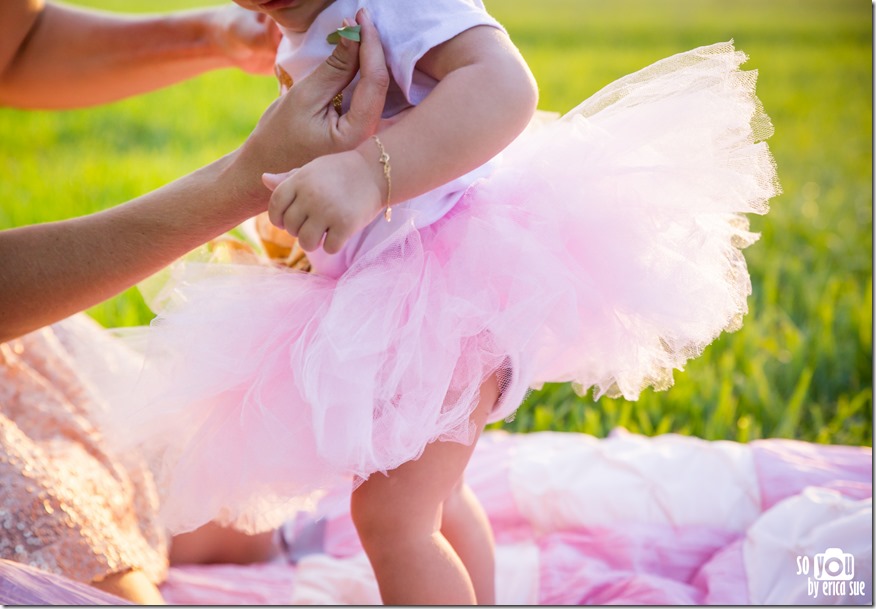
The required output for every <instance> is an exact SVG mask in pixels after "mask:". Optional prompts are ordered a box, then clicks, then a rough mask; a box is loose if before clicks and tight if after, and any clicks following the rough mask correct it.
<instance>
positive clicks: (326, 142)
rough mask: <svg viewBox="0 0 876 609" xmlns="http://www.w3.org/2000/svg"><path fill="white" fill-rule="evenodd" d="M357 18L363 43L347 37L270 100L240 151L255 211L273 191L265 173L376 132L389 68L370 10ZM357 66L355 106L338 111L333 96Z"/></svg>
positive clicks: (349, 147)
mask: <svg viewBox="0 0 876 609" xmlns="http://www.w3.org/2000/svg"><path fill="white" fill-rule="evenodd" d="M356 22H357V23H358V24H359V25H361V26H362V30H361V38H362V42H361V43H356V42H353V41H350V40H347V39H346V38H342V39H341V43H339V44H338V45H337V46H336V47H335V50H334V52H333V53H332V55H331V56H330V57H329V58H328V59H326V61H325V62H324V63H323V64H321V65H320V66H319V67H318V68H317V69H316V70H315V71H314V72H313V73H311V74H310V75H309V76H308V77H307V78H305V79H303V80H301V81H299V82H297V83H296V84H295V86H293V87H292V88H291V89H289V91H288V92H286V93H285V94H284V95H282V96H281V97H280V98H278V99H277V100H276V101H274V103H273V104H271V106H270V107H269V108H268V109H267V110H266V111H265V113H264V114H263V115H262V117H261V119H260V120H259V123H258V124H257V125H256V128H255V129H254V130H253V132H252V134H251V135H250V137H249V138H248V140H247V141H246V142H245V143H244V145H243V146H242V147H241V148H240V150H239V151H238V155H237V158H236V159H235V164H236V165H237V167H238V169H239V170H240V171H241V172H242V176H243V177H242V180H243V182H242V186H245V188H246V193H247V200H249V201H251V202H252V205H253V207H252V213H253V214H255V213H258V212H260V211H264V209H265V208H266V207H267V199H268V195H269V194H270V192H269V191H268V189H267V188H266V187H265V186H264V185H263V184H262V182H261V175H262V174H263V173H280V172H285V171H288V170H290V169H293V168H296V167H301V166H303V165H304V164H306V163H308V162H310V161H312V160H313V159H315V158H318V157H321V156H325V155H327V154H331V153H335V152H342V151H346V150H352V149H354V148H356V146H358V145H359V144H361V143H362V142H363V141H365V140H366V139H367V138H368V137H370V136H371V135H373V134H374V133H375V132H376V131H377V129H378V125H379V124H380V121H381V118H380V116H381V114H382V112H383V105H384V102H385V99H386V90H387V88H388V86H389V71H388V70H387V67H386V59H385V57H384V55H383V48H382V47H381V44H380V38H379V35H378V33H377V30H376V29H375V27H374V24H373V23H372V22H371V20H370V19H369V18H368V15H367V14H366V13H365V11H361V10H360V11H359V13H357V15H356ZM357 69H358V71H359V74H360V80H359V83H358V84H357V85H356V90H355V91H354V92H353V96H352V99H351V100H350V109H349V110H348V111H347V112H346V113H345V114H343V115H340V116H339V115H338V113H337V112H336V111H335V109H334V106H333V105H332V103H331V100H332V98H333V97H334V96H335V95H337V94H338V93H339V92H340V91H342V90H343V89H344V87H346V86H347V85H348V84H349V83H350V82H351V81H352V79H353V77H354V76H355V74H356V71H357Z"/></svg>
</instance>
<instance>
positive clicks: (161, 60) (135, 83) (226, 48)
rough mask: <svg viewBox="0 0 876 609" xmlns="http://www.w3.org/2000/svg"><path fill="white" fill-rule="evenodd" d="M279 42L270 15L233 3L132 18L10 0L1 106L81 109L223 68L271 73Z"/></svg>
mask: <svg viewBox="0 0 876 609" xmlns="http://www.w3.org/2000/svg"><path fill="white" fill-rule="evenodd" d="M279 36H280V34H279V30H278V29H277V27H276V25H274V24H273V22H272V21H271V20H268V19H266V18H265V17H264V15H257V14H256V13H252V12H250V11H246V10H244V9H241V8H239V7H237V6H230V5H229V6H224V7H219V8H208V9H200V10H191V11H178V12H174V13H167V14H162V15H148V16H146V15H140V16H128V15H119V14H114V13H110V12H103V11H96V10H91V9H83V8H76V7H72V6H66V5H62V4H52V3H45V2H44V0H2V2H0V105H6V106H14V107H19V108H73V107H81V106H89V105H94V104H99V103H105V102H110V101H115V100H117V99H121V98H124V97H128V96H130V95H135V94H138V93H143V92H146V91H151V90H154V89H158V88H160V87H164V86H167V85H170V84H173V83H176V82H179V81H182V80H185V79H187V78H190V77H192V76H195V75H197V74H200V73H202V72H205V71H207V70H212V69H216V68H225V67H231V66H237V67H241V68H243V69H246V70H248V71H250V72H256V73H270V71H271V69H272V67H273V61H274V55H275V53H276V48H277V44H278V43H279Z"/></svg>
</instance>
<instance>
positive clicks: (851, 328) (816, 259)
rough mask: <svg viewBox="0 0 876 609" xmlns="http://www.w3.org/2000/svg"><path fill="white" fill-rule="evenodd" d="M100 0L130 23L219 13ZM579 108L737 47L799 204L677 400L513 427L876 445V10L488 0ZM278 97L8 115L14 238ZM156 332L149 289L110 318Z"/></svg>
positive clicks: (656, 398) (557, 400)
mask: <svg viewBox="0 0 876 609" xmlns="http://www.w3.org/2000/svg"><path fill="white" fill-rule="evenodd" d="M210 3H211V2H209V1H207V0H205V1H201V2H195V1H189V2H185V3H181V2H169V1H167V2H155V1H150V2H145V0H140V1H138V2H129V1H124V2H122V1H120V0H90V1H89V2H81V4H87V5H90V6H97V7H103V8H110V9H117V10H134V9H142V10H164V9H167V8H171V7H178V6H182V5H183V4H185V5H186V6H198V5H205V4H210ZM487 5H488V8H490V10H491V11H492V12H493V14H494V15H495V16H496V17H497V18H498V19H499V20H500V21H501V22H502V23H503V24H504V25H505V26H506V27H507V28H508V30H509V32H510V34H511V36H512V38H513V39H514V40H515V42H516V43H517V44H518V46H519V47H520V49H521V51H522V53H523V55H524V57H525V58H526V59H527V61H528V62H529V64H530V66H531V67H532V70H533V73H534V74H535V76H536V78H537V80H538V82H539V86H540V100H541V101H540V106H541V107H542V108H543V109H546V110H553V111H560V112H562V111H565V110H568V109H570V108H572V107H573V106H575V105H577V103H579V102H580V101H581V100H583V99H584V98H586V97H587V96H588V95H590V94H591V93H593V92H595V91H596V90H598V89H599V88H601V87H602V86H604V85H606V84H608V83H609V82H611V81H612V80H614V79H616V78H619V77H620V76H623V75H624V74H627V73H629V72H631V71H634V70H637V69H639V68H641V67H644V66H646V65H648V64H649V63H651V62H653V61H656V60H658V59H660V58H662V57H665V56H668V55H671V54H673V53H677V52H680V51H684V50H687V49H689V48H692V47H695V46H701V45H705V44H711V43H713V42H718V41H723V40H729V39H731V38H732V39H734V41H735V43H736V46H737V47H738V48H740V49H742V50H743V51H745V52H746V53H748V54H749V56H750V60H749V62H748V63H747V64H746V65H745V66H744V67H745V68H747V69H757V70H759V81H758V93H759V96H760V98H761V100H762V101H763V103H764V106H765V108H766V110H767V112H768V113H769V115H770V116H771V118H772V120H773V123H774V125H775V129H776V133H775V135H774V137H773V138H771V140H770V146H771V149H772V150H773V153H774V155H775V157H776V161H777V163H778V167H779V176H780V179H781V181H782V185H783V188H784V191H785V192H784V194H783V195H781V196H780V197H778V198H777V199H776V200H775V201H774V202H773V208H772V211H771V212H770V214H768V215H767V216H766V217H764V218H759V217H758V218H753V219H752V226H753V228H754V229H755V230H757V231H759V232H760V233H761V234H762V237H761V240H760V241H759V242H758V243H756V244H755V245H753V246H752V247H751V248H749V250H747V252H746V257H747V259H748V261H749V269H750V271H751V276H752V284H753V295H752V297H751V298H750V299H749V307H750V312H749V314H748V316H747V317H746V320H745V325H744V327H743V328H742V330H740V331H739V332H736V333H734V334H730V335H725V336H723V337H722V338H721V339H719V340H718V341H717V342H716V343H715V344H714V345H712V346H711V347H709V348H708V349H707V350H706V352H705V353H704V354H703V355H702V356H701V357H700V358H698V359H697V360H695V361H693V362H691V363H690V365H689V366H688V367H687V368H686V370H684V371H683V372H677V373H676V375H675V378H676V384H675V386H674V387H673V388H672V389H670V390H669V391H666V392H662V393H654V392H646V393H645V394H643V395H642V396H641V398H640V399H639V400H638V401H637V402H628V401H624V400H610V399H601V400H599V401H598V402H594V401H593V400H591V399H590V398H581V397H578V396H575V395H574V394H573V393H572V391H571V388H570V387H568V386H555V387H554V386H551V387H547V388H545V389H543V390H542V391H539V392H536V393H533V394H532V395H531V396H530V397H529V398H528V399H527V401H526V403H525V404H524V405H523V407H521V409H520V410H519V412H518V414H517V418H516V420H515V421H514V422H513V423H510V424H505V427H506V428H509V429H514V430H519V431H530V430H542V429H552V430H575V431H582V432H587V433H591V434H594V435H597V436H604V435H605V434H607V433H608V432H610V431H611V429H613V428H614V427H616V426H623V427H626V428H627V429H630V430H631V431H636V432H641V433H645V434H657V433H665V432H676V433H683V434H693V435H697V436H701V437H705V438H709V439H730V440H740V441H748V440H752V439H756V438H762V437H793V438H799V439H805V440H812V441H818V442H834V443H843V444H872V408H873V406H872V292H873V284H872V237H871V235H872V182H871V180H872V162H873V160H872V118H871V117H872V98H871V91H872V60H871V51H872V15H871V11H872V8H871V5H870V4H869V3H865V2H863V1H862V0H805V1H797V0H795V1H789V0H770V2H762V1H759V0H758V1H755V0H734V2H726V1H722V2H718V1H713V0H661V2H651V1H646V0H615V1H613V2H596V1H589V0H542V1H541V2H525V1H523V0H488V2H487ZM275 94H276V85H275V83H274V82H273V81H272V80H271V79H269V78H258V77H252V76H246V75H243V74H239V73H236V72H233V71H223V72H218V73H213V74H209V75H205V76H203V77H201V78H198V79H196V80H194V81H192V82H189V83H186V84H184V85H180V86H177V87H173V88H170V89H166V90H163V91H159V92H156V93H153V94H150V95H146V96H143V97H140V98H137V99H131V100H127V101H124V102H120V103H117V104H113V105H110V106H106V107H103V108H97V109H89V110H77V111H71V112H58V113H48V112H19V111H13V110H0V133H2V136H0V227H9V226H18V225H22V224H26V223H31V222H40V221H47V220H54V219H60V218H64V217H69V216H73V215H80V214H83V213H88V212H90V211H95V210H98V209H104V208H106V207H108V206H111V205H114V204H117V203H119V202H122V201H125V200H127V199H131V198H133V197H135V196H137V195H139V194H142V193H143V192H146V191H148V190H150V189H153V188H156V187H158V186H160V185H162V184H164V183H166V182H168V181H170V180H172V179H174V178H176V177H178V176H180V175H183V174H185V173H186V172H188V171H191V170H192V169H195V168H196V167H198V166H200V165H202V164H203V163H206V162H208V161H210V160H212V159H214V158H216V157H217V156H219V155H221V154H223V153H225V152H228V151H229V150H231V149H233V148H234V147H235V146H237V145H238V144H239V143H240V142H241V141H243V139H244V138H245V136H246V135H247V133H248V132H249V130H250V129H251V128H252V126H253V125H254V124H255V121H256V120H257V118H258V116H259V114H260V113H261V111H262V110H263V109H264V108H265V107H266V106H267V104H268V103H269V102H270V100H271V99H272V98H273V97H274V95H275ZM90 312H91V314H92V315H93V316H94V317H95V318H97V319H98V320H99V321H101V322H102V323H104V324H106V325H111V326H114V325H133V324H139V323H144V322H147V321H148V320H149V318H150V313H149V311H148V310H147V309H146V308H145V306H144V305H143V304H142V300H141V299H140V297H139V295H138V294H137V293H136V291H134V290H129V291H127V292H125V293H124V294H123V295H121V296H119V297H117V298H114V299H112V300H110V301H109V302H107V303H105V304H103V305H100V306H98V307H95V308H94V309H92V310H91V311H90Z"/></svg>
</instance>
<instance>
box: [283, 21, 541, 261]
mask: <svg viewBox="0 0 876 609" xmlns="http://www.w3.org/2000/svg"><path fill="white" fill-rule="evenodd" d="M417 67H418V68H419V69H420V70H421V71H423V72H425V73H426V74H429V75H430V76H432V77H433V78H435V79H436V80H438V81H439V82H438V85H437V86H436V87H435V89H434V90H433V91H432V92H431V93H430V94H429V95H428V97H427V98H426V99H425V100H423V102H422V103H421V104H420V105H418V106H417V107H415V108H414V109H413V110H411V111H410V112H408V113H407V114H406V115H405V116H404V118H402V119H401V120H399V121H398V122H397V123H395V124H393V125H392V126H391V127H389V128H387V129H386V130H385V131H383V132H381V133H380V140H381V142H382V143H383V146H384V148H385V150H386V152H387V153H388V154H389V155H390V162H389V163H390V166H391V179H392V194H391V200H390V203H394V202H399V201H405V200H408V199H410V198H413V197H415V196H417V195H420V194H422V193H424V192H426V191H428V190H431V189H433V188H436V187H438V186H440V185H441V184H444V183H446V182H448V181H450V180H452V179H455V178H457V177H459V176H460V175H463V174H465V173H467V172H468V171H471V170H472V169H475V168H476V167H478V166H480V165H482V164H483V163H485V162H486V161H488V160H489V159H490V158H492V157H493V156H495V155H496V154H497V153H499V152H500V151H501V150H502V149H503V148H504V147H505V146H507V145H508V144H509V143H510V142H511V141H512V140H513V139H514V138H515V137H516V136H517V135H518V134H519V133H520V132H521V131H522V130H523V129H524V128H525V127H526V125H527V123H528V121H529V119H530V118H531V116H532V114H533V112H534V111H535V106H536V102H537V90H536V86H535V82H534V80H533V78H532V74H531V73H530V71H529V69H528V67H527V66H526V63H525V62H524V61H523V58H522V57H521V56H520V53H519V52H518V51H517V49H516V48H515V47H514V45H513V44H512V43H511V41H510V40H509V39H508V37H507V36H506V35H505V34H504V33H502V32H501V31H500V30H497V29H495V28H492V27H488V26H478V27H474V28H471V29H469V30H466V31H465V32H463V33H461V34H459V35H458V36H456V37H454V38H452V39H450V40H448V41H447V42H445V43H443V44H441V45H439V46H437V47H435V48H433V49H432V50H430V51H429V52H428V53H427V54H426V55H425V56H424V57H423V58H422V59H421V60H420V62H419V63H418V66H417ZM379 156H380V150H379V148H378V147H377V145H376V143H375V142H374V141H373V140H367V141H365V142H364V143H363V144H362V145H360V146H359V147H358V148H357V149H356V150H355V151H351V152H347V153H341V154H334V155H330V156H326V157H322V158H319V159H316V160H315V161H314V162H312V163H310V164H308V165H306V166H304V167H302V168H301V169H300V170H299V171H297V172H296V173H295V174H294V175H293V176H292V177H290V178H289V179H288V180H286V181H285V182H283V183H282V184H281V185H280V186H278V187H277V189H276V190H275V192H274V196H273V197H272V199H271V208H270V213H271V220H272V221H273V222H274V224H276V225H277V226H281V227H285V228H286V230H288V231H289V232H290V233H292V234H293V235H297V236H298V238H299V242H300V243H301V246H302V248H304V249H305V250H307V251H312V250H314V249H316V248H317V247H319V244H320V242H321V240H322V238H323V235H325V243H324V248H325V250H326V251H327V252H329V253H334V252H337V251H339V250H340V248H341V246H342V245H343V243H344V241H346V239H347V238H349V237H350V236H351V235H352V234H353V233H354V232H355V231H357V230H359V229H361V228H362V227H363V226H365V224H367V223H368V222H370V221H371V220H372V219H374V217H375V216H376V215H377V214H378V213H380V211H381V209H382V208H383V207H384V206H385V205H386V203H387V200H386V198H387V187H388V184H387V182H386V179H385V177H384V173H383V166H382V165H381V164H380V163H379V161H378V157H379Z"/></svg>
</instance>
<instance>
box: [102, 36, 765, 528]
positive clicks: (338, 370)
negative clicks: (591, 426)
mask: <svg viewBox="0 0 876 609" xmlns="http://www.w3.org/2000/svg"><path fill="white" fill-rule="evenodd" d="M744 60H745V55H744V54H743V53H741V52H736V51H734V49H733V46H732V44H731V43H725V44H718V45H713V46H710V47H704V48H700V49H696V50H693V51H690V52H687V53H683V54H680V55H677V56H674V57H671V58H669V59H666V60H663V61H661V62H659V63H657V64H655V65H653V66H651V67H649V68H647V69H645V70H643V71H641V72H637V73H635V74H632V75H630V76H628V77H626V78H624V79H622V80H620V81H618V82H616V83H614V84H612V85H610V86H609V87H607V88H605V89H603V90H602V91H600V92H599V93H597V94H596V95H595V96H594V97H592V98H591V99H589V100H588V101H586V102H584V103H583V104H582V105H580V106H579V107H578V108H576V109H575V110H573V111H572V112H571V113H569V114H568V115H566V116H564V117H562V118H561V119H559V120H552V121H549V122H546V123H544V124H541V125H538V126H535V125H534V126H532V127H531V128H530V129H528V130H527V131H526V132H525V133H524V134H523V135H522V136H521V137H520V138H518V140H517V141H516V142H515V143H514V144H512V145H511V146H510V147H509V148H508V149H507V150H506V151H505V152H504V153H503V155H502V159H501V162H500V165H499V168H498V169H497V170H496V171H495V172H494V173H493V175H491V176H490V177H489V178H486V179H483V180H481V181H479V182H476V183H475V184H473V185H472V186H471V187H470V188H469V189H468V190H467V191H466V192H465V194H464V196H463V197H462V199H461V200H460V201H459V203H457V205H456V206H455V207H454V208H453V210H452V211H451V212H450V213H449V214H448V215H447V216H445V217H444V218H443V219H441V220H440V221H438V222H437V223H435V224H433V225H431V226H429V227H427V228H421V229H417V228H415V227H414V224H413V222H411V221H405V218H404V216H401V217H400V218H399V219H398V221H397V220H396V218H393V223H394V224H396V223H397V228H396V230H395V232H394V233H393V234H392V235H391V236H390V237H388V238H386V239H384V240H383V241H382V242H380V243H377V244H373V245H372V246H370V249H368V251H366V252H363V253H361V255H359V256H358V257H357V258H356V259H355V260H354V261H353V262H352V264H351V266H350V267H349V268H348V269H347V270H346V272H344V273H343V274H342V275H341V276H340V277H339V278H337V279H333V278H328V277H324V276H319V275H314V274H307V273H302V272H297V271H290V270H288V269H280V268H276V267H270V266H257V265H233V264H193V263H185V264H182V263H181V264H179V265H177V266H176V268H174V269H173V271H172V278H171V281H170V284H169V287H170V288H171V291H170V292H169V294H170V296H169V298H168V299H167V302H166V305H165V306H164V309H163V310H161V311H160V314H159V317H158V318H157V320H156V321H155V322H154V323H153V325H152V326H151V327H150V328H149V329H148V330H147V331H146V332H147V334H146V337H145V343H144V344H143V347H142V348H143V349H144V352H145V354H146V359H145V364H144V367H143V370H142V372H141V374H140V377H139V378H138V379H137V382H136V384H135V386H134V389H133V390H131V389H130V387H128V388H127V391H125V392H124V398H122V399H120V400H118V404H117V408H116V411H115V416H116V417H117V424H118V425H120V426H121V427H123V428H124V430H125V431H124V434H125V437H126V438H127V440H126V441H127V442H129V443H137V444H141V445H142V446H143V448H144V450H146V451H147V453H148V454H149V455H150V457H151V458H152V460H153V463H154V466H155V468H156V474H157V477H158V479H159V481H160V483H161V485H162V492H163V494H164V503H163V513H164V516H165V519H166V521H167V524H168V526H169V527H170V528H171V530H174V531H181V530H187V529H191V528H194V527H196V526H198V525H201V524H203V523H205V522H207V521H209V520H212V519H219V520H222V521H225V522H229V523H234V524H236V525H237V526H239V527H242V528H245V529H248V530H261V529H265V528H269V527H272V526H275V525H277V524H278V523H279V522H281V521H282V520H283V519H285V518H286V517H288V516H289V514H290V513H291V512H293V511H295V510H298V509H303V508H307V507H309V506H311V505H313V504H314V503H315V502H316V501H317V500H318V499H319V497H320V496H321V495H322V494H324V492H325V490H326V489H327V488H330V487H332V486H334V485H336V484H350V481H351V480H356V479H360V480H361V479H364V478H367V477H368V476H369V475H370V474H373V473H375V472H385V471H387V470H390V469H393V468H395V467H397V466H399V465H400V464H402V463H405V462H407V461H410V460H412V459H416V458H417V457H418V456H419V455H420V454H421V453H422V451H423V449H424V447H425V446H426V445H427V444H428V443H429V442H432V441H436V440H441V441H455V442H471V441H472V437H473V436H472V433H473V430H472V429H471V425H470V424H469V421H468V417H469V415H470V413H471V411H472V409H473V408H474V406H475V404H476V402H477V397H478V387H479V386H480V385H481V383H482V382H483V380H484V379H485V378H486V377H487V376H489V375H491V374H494V373H498V374H499V378H500V379H501V382H502V398H501V401H500V404H499V405H498V406H497V407H496V409H495V410H494V412H493V414H492V420H498V419H501V418H504V417H508V416H510V415H511V414H512V413H513V412H514V410H515V409H516V408H517V406H518V405H519V404H520V402H521V401H522V399H523V398H524V396H525V393H526V391H527V388H528V387H530V386H533V385H537V384H540V383H544V382H550V381H570V382H572V383H574V384H575V385H576V387H577V388H578V389H579V390H580V391H582V392H583V391H586V390H588V389H589V388H591V387H593V388H594V393H595V395H597V396H599V395H602V394H608V395H622V396H624V397H626V398H630V399H634V398H635V397H636V396H637V395H638V394H639V392H640V391H641V390H642V389H644V388H646V387H649V386H653V387H654V388H656V389H665V388H667V387H669V386H670V385H671V384H672V370H673V369H675V368H678V369H681V368H682V367H683V366H684V364H685V362H686V361H687V360H688V359H689V358H691V357H694V356H696V355H698V354H699V353H700V352H701V351H702V349H703V348H704V347H705V346H706V345H708V344H709V343H710V342H712V341H713V340H714V339H715V338H716V337H717V336H718V335H719V334H720V333H721V332H722V331H724V330H733V329H736V328H738V327H739V325H740V321H741V319H742V316H743V315H744V314H745V313H746V311H747V307H746V297H747V296H748V294H749V293H750V291H751V288H750V282H749V277H748V273H747V270H746V265H745V260H744V258H743V256H742V254H741V252H740V248H743V247H745V246H746V245H748V244H750V243H751V242H752V241H753V240H754V239H755V236H754V235H753V234H751V233H750V232H748V224H747V220H746V218H745V216H744V215H743V214H744V213H749V212H754V213H765V212H766V211H767V201H768V199H769V198H770V197H772V196H774V195H775V194H777V192H778V184H777V179H776V174H775V168H774V163H773V160H772V157H771V156H770V154H769V151H768V149H767V147H766V145H765V144H763V143H758V142H759V141H760V140H762V139H763V138H765V137H767V136H769V134H770V130H771V126H770V123H769V120H768V119H767V117H766V116H765V115H764V114H763V112H762V110H761V108H760V104H759V102H758V100H757V98H756V97H755V95H754V84H755V77H756V75H755V73H754V72H741V71H739V69H738V67H739V65H740V64H741V63H742V62H743V61H744Z"/></svg>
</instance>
